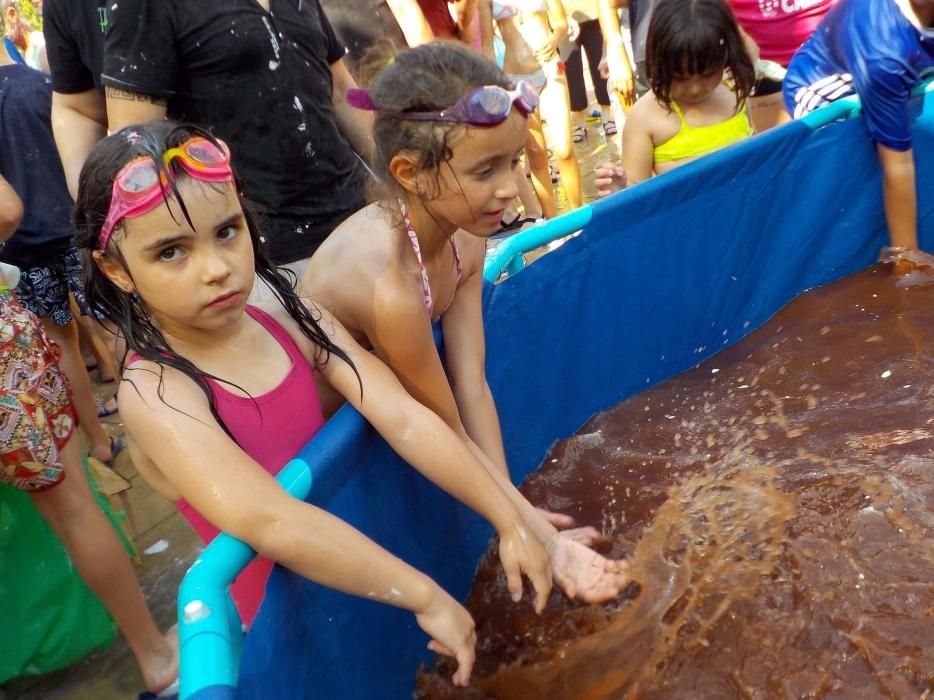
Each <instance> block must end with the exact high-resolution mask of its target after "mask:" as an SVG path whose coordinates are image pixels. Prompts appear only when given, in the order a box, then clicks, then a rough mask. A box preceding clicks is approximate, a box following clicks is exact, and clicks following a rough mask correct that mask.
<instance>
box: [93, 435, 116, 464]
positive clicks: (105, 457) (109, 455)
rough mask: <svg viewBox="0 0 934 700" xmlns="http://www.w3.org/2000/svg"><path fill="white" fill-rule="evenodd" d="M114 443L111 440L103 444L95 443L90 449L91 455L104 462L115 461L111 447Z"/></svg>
mask: <svg viewBox="0 0 934 700" xmlns="http://www.w3.org/2000/svg"><path fill="white" fill-rule="evenodd" d="M112 444H113V443H112V442H110V441H109V440H108V441H107V442H105V443H103V444H98V445H94V446H93V447H91V449H90V450H89V453H90V455H91V457H93V458H94V459H96V460H97V461H98V462H100V463H102V464H110V462H112V461H113V458H114V455H113V451H112V450H111V449H110V448H111V445H112Z"/></svg>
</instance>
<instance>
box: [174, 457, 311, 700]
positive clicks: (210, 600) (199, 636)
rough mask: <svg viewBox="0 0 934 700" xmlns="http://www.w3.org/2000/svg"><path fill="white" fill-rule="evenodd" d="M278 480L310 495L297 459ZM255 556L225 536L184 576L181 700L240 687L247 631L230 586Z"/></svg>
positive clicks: (302, 495) (180, 622)
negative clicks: (238, 680)
mask: <svg viewBox="0 0 934 700" xmlns="http://www.w3.org/2000/svg"><path fill="white" fill-rule="evenodd" d="M276 480H277V481H278V482H279V483H280V484H281V485H282V487H283V488H284V489H285V490H286V491H287V492H288V493H289V494H290V495H291V496H294V497H295V498H298V499H300V500H305V499H306V498H307V497H308V494H309V493H310V492H311V469H310V468H309V467H308V464H307V463H306V462H305V461H304V460H302V459H293V460H292V461H291V462H289V463H288V464H286V465H285V467H283V468H282V471H281V472H279V475H278V476H277V477H276ZM255 556H256V552H255V551H254V550H253V549H252V548H251V547H250V546H249V545H247V544H245V543H243V542H241V541H240V540H237V539H235V538H233V537H231V536H230V535H226V534H223V533H221V534H220V535H218V536H217V537H216V538H214V540H213V541H212V542H211V543H210V544H209V545H208V546H207V547H205V549H204V551H203V552H202V553H201V556H200V557H198V559H197V561H195V563H194V564H193V565H192V567H191V568H190V569H189V570H188V573H187V574H185V578H184V579H183V580H182V584H181V587H180V588H179V592H178V632H179V652H180V670H179V673H180V679H181V684H180V685H181V688H180V697H181V698H182V700H184V699H185V698H189V697H191V696H193V695H194V694H196V693H198V692H199V691H201V690H204V689H207V688H212V689H215V692H219V691H221V690H222V689H228V688H229V694H230V695H231V696H232V693H233V691H234V689H235V688H236V686H237V673H238V670H239V668H240V650H241V648H242V645H243V630H242V625H241V622H240V616H239V615H238V614H237V611H236V608H234V605H233V601H232V600H231V598H230V584H231V582H233V580H234V579H235V578H236V577H237V574H239V573H240V572H241V571H243V569H244V567H246V565H247V564H249V563H250V561H252V559H253V557H255Z"/></svg>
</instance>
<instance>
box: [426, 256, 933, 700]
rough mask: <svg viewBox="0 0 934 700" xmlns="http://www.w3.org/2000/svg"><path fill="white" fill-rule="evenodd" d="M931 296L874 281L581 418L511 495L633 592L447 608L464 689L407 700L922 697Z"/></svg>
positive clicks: (826, 296)
mask: <svg viewBox="0 0 934 700" xmlns="http://www.w3.org/2000/svg"><path fill="white" fill-rule="evenodd" d="M932 380H934V285H928V286H921V287H915V288H910V289H902V288H898V287H896V285H895V282H894V281H893V279H892V278H891V277H890V275H889V274H888V272H887V270H886V269H885V268H883V267H879V266H877V267H875V268H872V269H870V270H867V271H864V272H861V273H859V274H857V275H854V276H852V277H849V278H846V279H844V280H841V281H839V282H836V283H834V284H832V285H830V286H828V287H824V288H821V289H818V290H815V291H812V292H810V293H808V294H805V295H803V296H801V297H799V298H798V299H797V300H795V301H794V302H793V303H792V304H790V305H789V306H788V307H787V308H785V309H784V310H783V311H782V312H781V313H779V314H778V315H777V316H776V317H775V318H774V319H772V321H770V322H769V323H768V324H767V325H766V326H764V327H763V328H761V329H760V330H758V331H756V332H755V333H753V334H751V335H750V336H749V337H747V338H746V339H744V340H743V341H742V342H740V343H739V344H737V345H736V346H734V347H732V348H730V349H728V350H726V351H724V352H722V353H721V354H719V355H717V356H716V357H714V358H712V359H710V360H708V361H707V362H705V363H703V364H702V365H700V366H699V367H697V368H695V369H694V370H692V371H689V372H687V373H685V374H682V375H680V376H678V377H675V378H673V379H671V380H669V381H667V382H665V383H664V384H661V385H659V386H657V387H655V388H654V389H652V390H650V391H648V392H645V393H644V394H641V395H639V396H635V397H633V398H631V399H629V400H627V401H625V402H623V403H622V404H620V405H618V406H616V407H615V408H613V409H612V410H610V411H607V412H606V413H603V414H600V415H598V416H596V417H594V418H592V419H591V420H590V421H589V422H588V423H587V424H586V425H585V426H584V427H583V428H582V429H581V430H580V432H579V433H578V434H577V435H575V436H574V437H571V438H570V439H568V440H565V441H563V442H561V443H558V444H557V445H555V447H554V448H553V449H552V451H551V453H550V454H549V455H548V456H547V457H546V459H545V461H544V464H543V466H542V468H541V469H539V470H538V471H537V472H536V473H534V474H533V475H531V476H530V477H529V478H528V480H527V481H526V483H525V484H524V485H523V491H524V493H525V494H526V495H528V497H529V498H530V500H531V501H532V502H533V503H536V504H538V505H541V506H543V507H546V508H548V509H550V510H554V511H558V512H562V513H570V514H572V515H574V516H575V517H576V518H577V519H578V522H579V523H580V524H592V525H595V526H596V527H597V528H602V529H603V532H604V533H605V535H606V537H607V540H608V545H607V548H606V552H607V553H608V554H609V555H610V556H613V557H626V558H628V559H629V560H630V562H631V566H632V578H633V584H632V585H631V586H630V587H629V588H628V589H627V590H626V591H625V592H624V593H623V595H621V596H620V597H619V598H618V599H617V600H614V601H612V602H610V603H607V604H604V605H601V606H587V605H580V604H577V603H574V602H571V601H568V600H567V599H566V598H565V597H564V596H563V595H561V594H560V593H557V592H555V593H553V594H552V596H551V599H550V601H549V604H548V607H547V608H546V610H545V612H544V613H543V614H542V615H541V616H537V615H536V614H535V613H534V611H533V610H532V609H531V603H530V602H529V601H530V600H531V596H529V595H528V591H527V595H526V597H525V598H524V599H523V601H522V603H520V604H518V605H516V604H513V603H512V601H511V600H510V599H509V595H508V592H507V590H506V586H505V578H504V576H503V574H502V569H501V567H500V564H499V561H498V560H497V558H496V556H495V551H496V550H495V547H493V548H491V550H490V551H489V552H488V554H487V556H486V557H485V558H484V560H483V561H482V562H481V565H480V569H479V571H478V573H477V578H476V582H475V584H474V588H473V591H472V593H471V595H470V598H469V600H468V602H467V607H468V609H469V610H470V611H471V613H472V614H473V615H474V619H475V620H476V622H477V633H478V644H477V663H476V666H475V669H474V675H473V678H472V681H471V687H470V688H466V689H459V688H454V687H453V686H451V684H450V682H449V680H448V679H449V678H450V675H451V673H452V672H453V668H454V666H453V664H452V663H451V662H450V661H448V660H446V659H439V661H438V665H437V666H436V668H435V670H433V671H431V672H424V673H421V674H420V676H419V683H418V686H419V687H418V693H417V694H418V697H421V698H490V697H495V698H504V699H509V700H512V699H519V698H522V699H525V698H529V699H532V698H535V699H536V700H540V699H542V698H554V699H565V698H567V699H571V698H574V699H575V700H576V699H581V700H584V699H587V700H590V699H593V700H596V699H598V698H705V699H706V698H854V697H858V698H919V697H929V696H934V692H931V688H932V687H934V540H932V535H934V453H932V448H934V381H932Z"/></svg>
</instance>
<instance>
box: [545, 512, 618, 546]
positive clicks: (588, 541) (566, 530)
mask: <svg viewBox="0 0 934 700" xmlns="http://www.w3.org/2000/svg"><path fill="white" fill-rule="evenodd" d="M535 510H537V511H538V513H539V515H541V516H542V517H543V518H544V519H545V520H546V521H548V522H549V523H550V524H551V525H553V526H554V527H556V528H557V529H558V530H559V532H558V534H559V535H561V536H562V537H568V538H570V539H572V540H577V541H578V542H580V543H581V544H585V545H588V546H589V545H592V544H594V543H595V542H599V541H600V540H601V539H602V538H601V536H600V533H599V532H598V531H597V528H595V527H590V526H589V525H588V526H587V527H574V526H575V525H576V524H577V521H575V520H574V518H572V517H571V516H570V515H566V514H564V513H554V512H552V511H550V510H545V509H544V508H536V509H535Z"/></svg>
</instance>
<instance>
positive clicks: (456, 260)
mask: <svg viewBox="0 0 934 700" xmlns="http://www.w3.org/2000/svg"><path fill="white" fill-rule="evenodd" d="M451 251H452V252H453V253H454V268H455V269H456V270H457V281H458V282H460V281H461V275H462V274H463V272H464V268H463V266H462V265H461V256H460V255H458V254H457V242H456V241H455V240H454V237H453V236H452V237H451Z"/></svg>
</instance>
